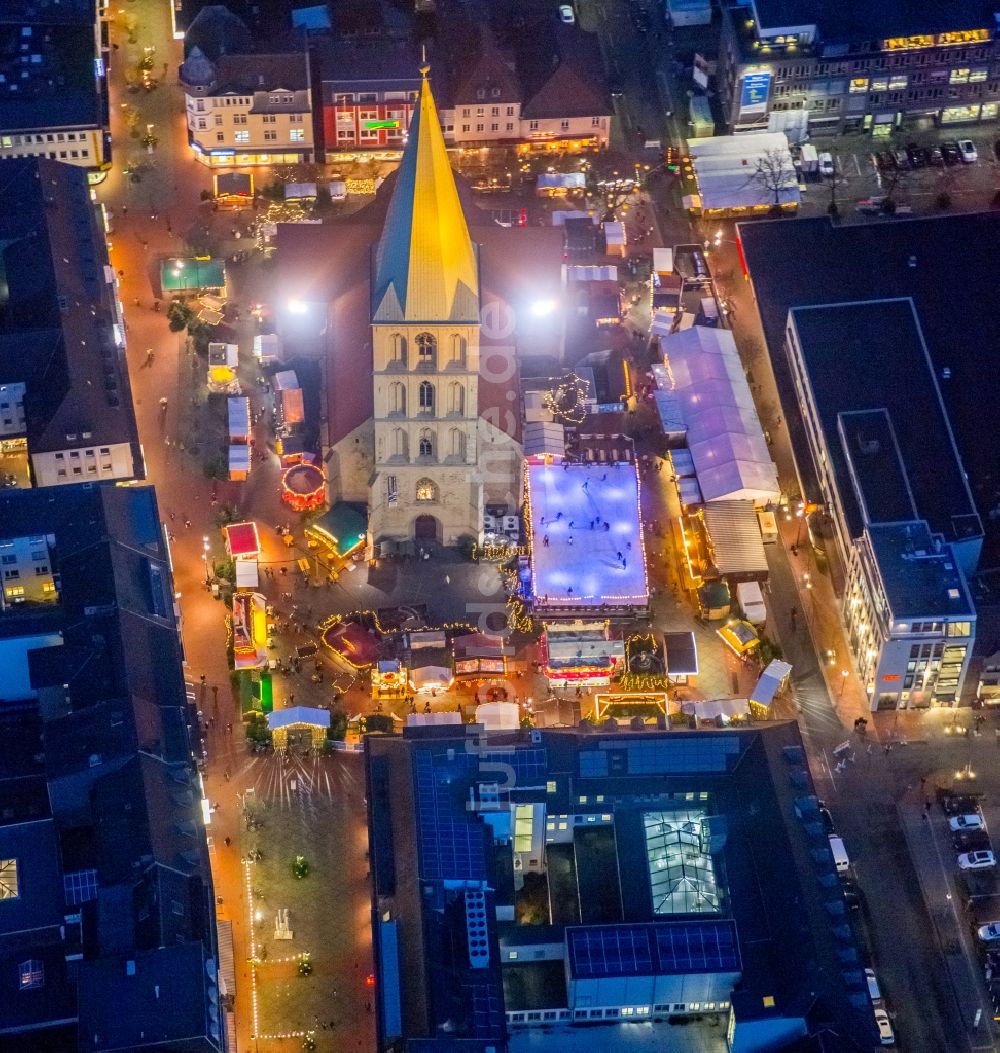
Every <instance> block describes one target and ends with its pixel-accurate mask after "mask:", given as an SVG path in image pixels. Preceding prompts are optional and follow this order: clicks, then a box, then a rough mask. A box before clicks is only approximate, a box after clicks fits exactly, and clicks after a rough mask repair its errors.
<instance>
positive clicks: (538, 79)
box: [517, 19, 614, 120]
mask: <svg viewBox="0 0 1000 1053" xmlns="http://www.w3.org/2000/svg"><path fill="white" fill-rule="evenodd" d="M603 70H604V62H603V59H602V58H601V50H600V44H599V43H598V39H597V34H596V33H585V32H584V31H583V30H581V29H580V27H579V26H576V25H573V26H567V25H563V24H561V23H559V22H555V21H554V20H553V19H547V20H546V21H545V22H544V23H543V24H542V25H541V26H539V27H537V30H536V31H535V32H532V33H525V34H523V37H522V40H521V43H520V46H519V47H518V49H517V71H518V76H519V78H520V81H521V84H522V90H523V98H524V105H523V106H522V107H521V115H522V116H523V117H527V118H529V119H537V120H546V119H552V118H556V117H557V118H573V117H594V116H600V115H602V114H605V115H610V114H612V113H613V112H614V111H613V108H612V106H611V97H610V95H609V94H608V90H607V85H606V82H605V79H604V74H603Z"/></svg>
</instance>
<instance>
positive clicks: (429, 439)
mask: <svg viewBox="0 0 1000 1053" xmlns="http://www.w3.org/2000/svg"><path fill="white" fill-rule="evenodd" d="M420 456H421V457H433V456H434V433H433V432H432V431H431V430H430V428H424V430H423V431H422V432H421V433H420Z"/></svg>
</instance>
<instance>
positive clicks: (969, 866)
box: [958, 852, 997, 870]
mask: <svg viewBox="0 0 1000 1053" xmlns="http://www.w3.org/2000/svg"><path fill="white" fill-rule="evenodd" d="M996 865H997V859H996V856H995V855H994V854H993V853H992V852H963V853H962V854H961V855H960V856H959V857H958V867H959V869H960V870H989V869H990V868H991V867H995V866H996Z"/></svg>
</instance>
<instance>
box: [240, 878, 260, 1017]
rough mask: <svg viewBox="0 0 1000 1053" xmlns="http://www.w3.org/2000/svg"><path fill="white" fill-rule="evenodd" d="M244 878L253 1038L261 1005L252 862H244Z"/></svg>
mask: <svg viewBox="0 0 1000 1053" xmlns="http://www.w3.org/2000/svg"><path fill="white" fill-rule="evenodd" d="M243 880H244V883H245V884H246V890H247V905H248V908H249V911H250V1012H251V1016H252V1018H253V1034H252V1035H251V1037H252V1038H256V1037H257V1036H258V1035H259V1034H260V1005H259V1002H258V999H257V964H256V963H257V933H256V931H255V929H254V914H255V910H254V905H253V881H252V880H251V877H250V863H249V862H247V861H246V860H244V862H243Z"/></svg>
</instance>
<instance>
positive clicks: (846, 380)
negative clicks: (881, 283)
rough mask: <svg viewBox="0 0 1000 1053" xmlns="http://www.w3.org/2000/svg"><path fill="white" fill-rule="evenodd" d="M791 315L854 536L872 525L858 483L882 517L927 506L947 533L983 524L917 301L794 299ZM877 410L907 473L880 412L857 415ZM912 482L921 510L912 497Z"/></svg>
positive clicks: (964, 532) (951, 536)
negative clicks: (808, 303) (809, 303)
mask: <svg viewBox="0 0 1000 1053" xmlns="http://www.w3.org/2000/svg"><path fill="white" fill-rule="evenodd" d="M791 317H792V321H793V323H794V325H795V329H796V332H797V334H798V342H799V347H800V350H801V353H802V358H803V360H804V362H805V367H806V370H807V372H808V375H809V386H810V388H811V390H812V395H813V399H814V400H815V405H816V411H817V414H818V416H819V419H820V422H821V424H822V427H823V430H824V433H825V435H826V443H827V449H828V450H829V452H830V455H831V457H832V459H833V463H834V471H835V472H836V474H837V478H838V481H839V489H840V492H841V495H842V496H843V495H846V496H844V497H843V499H844V505H845V513H846V515H847V520H848V526H849V529H850V531H851V534H852V536H854V537H857V536H858V535H859V534H860V533H861V529H862V527H863V526H864V521H863V519H862V516H861V507H860V506H859V504H858V502H857V500H856V496H855V494H856V491H855V490H854V485H852V484H857V485H859V488H860V489H861V493H862V500H863V502H864V503H867V505H868V507H869V512H870V514H871V513H874V514H875V515H877V516H878V520H879V521H882V520H884V516H885V515H887V514H891V512H893V511H896V512H901V513H902V514H901V518H904V519H912V518H916V517H917V516H920V517H923V518H926V519H927V521H928V522H929V523H930V525H931V527H932V528H933V529H934V530H935V531H936V532H938V533H942V534H944V535H945V537H946V538H947V539H948V540H949V541H951V540H956V539H959V538H963V537H968V536H970V527H973V528H974V529H975V530H976V531H977V532H978V531H981V527H980V526H979V524H978V522H975V506H974V504H973V501H972V495H971V494H970V493H969V490H968V486H967V484H966V482H965V473H964V471H963V469H962V464H961V461H960V459H959V457H958V453H957V451H956V450H955V445H954V441H953V439H952V435H951V429H950V426H949V424H948V420H947V417H946V415H945V412H944V407H943V405H942V402H941V396H940V393H939V390H938V385H937V381H936V380H935V377H934V374H933V372H932V366H931V364H930V361H929V359H928V356H927V351H926V348H925V345H924V340H923V336H922V334H921V331H920V325H919V323H918V321H917V317H916V314H915V312H914V307H913V302H912V301H911V300H909V299H899V300H876V301H869V302H867V303H853V304H837V305H831V306H825V307H796V308H794V309H793V310H792V312H791ZM878 410H882V411H884V413H885V416H886V417H887V418H888V420H889V421H891V434H892V436H893V437H894V438H895V440H896V445H897V448H898V450H899V453H900V456H901V459H902V469H903V473H904V474H903V475H902V476H901V475H900V465H899V462H898V461H896V462H895V463H893V462H894V459H893V457H892V456H891V452H890V455H889V456H888V457H884V458H883V457H882V451H883V444H884V443H885V442H887V440H886V436H884V435H883V436H881V438H882V440H883V441H880V432H879V431H878V430H877V429H873V430H872V431H871V434H870V435H869V433H868V430H867V428H868V427H871V426H872V421H873V416H872V415H871V414H865V415H864V416H862V417H861V418H858V417H857V416H852V415H851V411H878ZM865 422H867V427H866V424H865ZM883 430H889V429H885V428H884V425H883ZM889 450H890V451H891V447H889ZM851 467H853V469H854V473H853V477H852V473H851V471H850V469H851ZM907 483H908V489H909V491H910V492H911V493H912V495H913V503H914V505H915V508H916V513H917V515H916V516H915V515H914V512H913V511H912V510H910V509H909V508H907V507H906V502H905V500H904V492H903V491H904V488H905V487H907ZM883 487H884V488H885V489H884V490H883ZM893 489H895V494H896V496H895V499H894V500H891V498H892V494H893Z"/></svg>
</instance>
